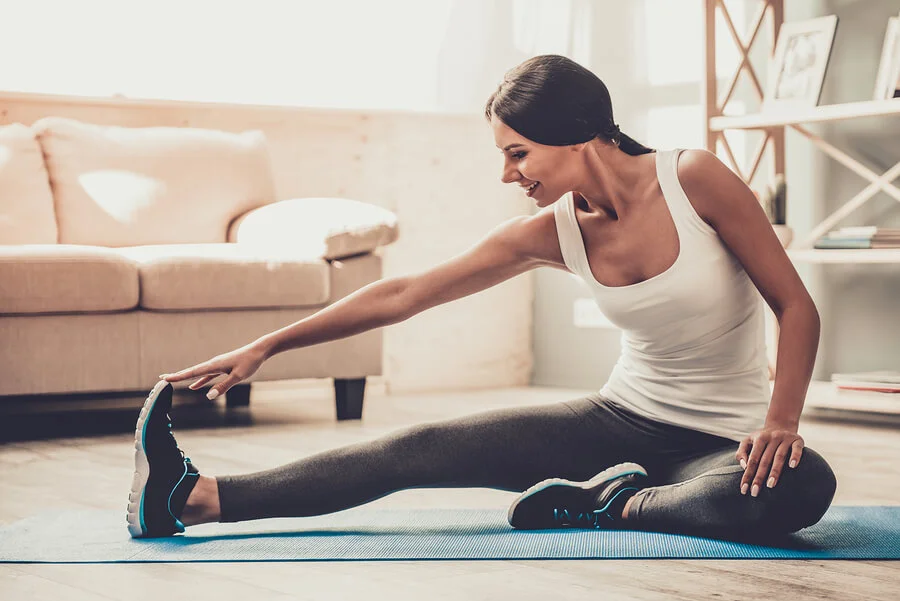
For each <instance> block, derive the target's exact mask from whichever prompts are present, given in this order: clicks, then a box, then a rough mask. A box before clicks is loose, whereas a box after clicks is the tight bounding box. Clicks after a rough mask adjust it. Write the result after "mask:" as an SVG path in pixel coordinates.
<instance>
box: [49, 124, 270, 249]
mask: <svg viewBox="0 0 900 601" xmlns="http://www.w3.org/2000/svg"><path fill="white" fill-rule="evenodd" d="M31 128H32V129H33V130H34V132H35V134H36V136H37V140H38V142H39V143H40V145H41V148H42V150H43V155H44V161H45V164H46V168H47V172H48V174H49V179H50V185H51V188H52V190H53V198H54V202H55V208H56V224H57V227H58V229H59V238H58V241H59V243H61V244H89V245H98V246H110V247H118V246H138V245H144V244H183V243H210V242H226V235H227V231H228V224H229V223H230V222H231V221H232V220H233V219H235V218H236V217H238V216H239V215H241V214H242V213H244V212H245V211H247V210H250V209H252V208H255V207H258V206H262V205H265V204H269V203H271V202H274V200H275V185H274V181H273V177H272V168H271V164H270V159H269V152H268V149H267V144H266V138H265V135H264V134H263V133H262V132H261V131H247V132H243V133H230V132H224V131H218V130H206V129H196V128H182V127H119V126H108V125H95V124H90V123H83V122H80V121H76V120H74V119H67V118H61V117H45V118H43V119H40V120H38V121H36V122H34V124H32V126H31Z"/></svg>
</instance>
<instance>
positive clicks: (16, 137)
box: [0, 123, 57, 244]
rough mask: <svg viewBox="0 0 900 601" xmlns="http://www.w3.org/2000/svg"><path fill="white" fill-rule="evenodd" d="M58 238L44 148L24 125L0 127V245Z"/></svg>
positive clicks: (44, 242) (52, 240) (39, 242)
mask: <svg viewBox="0 0 900 601" xmlns="http://www.w3.org/2000/svg"><path fill="white" fill-rule="evenodd" d="M56 239H57V231H56V216H55V215H54V212H53V193H52V192H51V191H50V181H49V180H48V178H47V169H46V168H45V167H44V157H43V155H42V154H41V146H40V144H38V142H37V139H35V136H34V132H33V131H32V130H31V128H29V127H27V126H25V125H22V124H21V123H13V124H12V125H6V126H3V127H0V244H55V243H56V241H57V240H56Z"/></svg>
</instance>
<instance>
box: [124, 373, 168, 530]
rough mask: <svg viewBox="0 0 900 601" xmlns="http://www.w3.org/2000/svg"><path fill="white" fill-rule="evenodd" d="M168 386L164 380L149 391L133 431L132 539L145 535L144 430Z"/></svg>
mask: <svg viewBox="0 0 900 601" xmlns="http://www.w3.org/2000/svg"><path fill="white" fill-rule="evenodd" d="M166 384H168V382H167V381H165V380H160V381H159V382H157V384H156V386H154V387H153V390H151V391H150V394H149V396H147V400H146V401H144V406H143V407H142V408H141V414H140V416H138V421H137V426H135V429H134V466H135V470H134V477H133V478H132V480H131V492H130V493H128V532H129V533H131V536H132V538H140V537H142V536H145V535H146V534H147V527H146V524H145V523H144V489H145V488H146V486H147V480H148V479H149V478H150V462H149V461H148V460H147V453H146V452H145V447H144V434H145V432H144V428H145V426H146V424H147V418H148V417H149V416H150V412H151V411H153V407H154V406H155V405H156V400H157V399H158V398H159V393H160V392H162V391H163V389H164V388H165V387H166Z"/></svg>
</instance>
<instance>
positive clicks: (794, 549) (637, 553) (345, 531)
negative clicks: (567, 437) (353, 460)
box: [0, 505, 900, 563]
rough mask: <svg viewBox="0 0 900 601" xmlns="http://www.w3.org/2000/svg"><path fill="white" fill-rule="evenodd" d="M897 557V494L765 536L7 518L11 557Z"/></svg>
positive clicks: (443, 517)
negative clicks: (159, 525) (163, 527)
mask: <svg viewBox="0 0 900 601" xmlns="http://www.w3.org/2000/svg"><path fill="white" fill-rule="evenodd" d="M668 558H678V559H897V558H900V506H832V507H831V508H830V509H829V510H828V512H827V513H826V514H825V516H824V517H823V518H822V519H821V520H820V521H819V522H818V523H817V524H815V525H813V526H810V527H809V528H805V529H803V530H800V531H799V532H796V533H793V534H788V535H783V536H778V537H772V538H770V539H766V540H756V541H753V542H747V541H746V540H718V539H712V538H702V537H695V536H687V535H681V534H665V533H659V532H644V531H639V530H613V531H611V530H581V529H573V528H561V529H556V530H539V531H525V530H515V529H513V528H512V527H511V526H510V525H509V523H508V522H507V521H506V510H505V509H490V508H489V509H384V508H370V507H367V506H365V505H363V506H359V507H354V508H351V509H347V510H344V511H339V512H336V513H331V514H327V515H321V516H312V517H303V518H272V519H266V520H254V521H250V522H240V523H229V524H201V525H198V526H192V527H190V528H188V529H187V531H186V532H185V533H184V534H179V535H177V536H173V537H168V538H159V539H132V538H131V537H130V536H129V534H128V530H127V527H126V523H125V514H124V511H119V512H116V511H103V510H72V509H65V508H61V509H59V510H56V511H47V512H44V513H40V514H38V515H34V516H32V517H28V518H25V519H22V520H19V521H17V522H13V523H10V524H7V525H5V526H3V527H0V562H3V563H117V562H125V563H143V562H182V561H184V562H195V561H222V562H225V561H347V560H391V559H395V560H412V559H423V560H424V559H440V560H448V559H450V560H453V559H455V560H462V559H668Z"/></svg>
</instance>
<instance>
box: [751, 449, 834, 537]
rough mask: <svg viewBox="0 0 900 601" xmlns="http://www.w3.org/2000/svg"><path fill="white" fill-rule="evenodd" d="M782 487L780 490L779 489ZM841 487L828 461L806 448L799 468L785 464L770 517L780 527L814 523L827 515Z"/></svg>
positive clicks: (792, 528)
mask: <svg viewBox="0 0 900 601" xmlns="http://www.w3.org/2000/svg"><path fill="white" fill-rule="evenodd" d="M779 489H780V490H779ZM836 490H837V478H836V477H835V475H834V471H833V470H832V469H831V466H830V465H828V462H827V461H825V459H824V458H823V457H822V456H821V455H820V454H819V453H817V452H816V451H814V450H813V449H811V448H809V447H806V448H804V449H803V455H802V457H801V458H800V463H798V464H797V467H794V468H791V467H787V466H785V468H784V470H783V471H782V473H781V477H780V479H779V482H778V483H777V484H776V486H775V488H774V489H773V490H772V492H773V493H775V494H773V495H772V496H771V498H770V506H769V507H768V511H767V512H766V513H767V514H768V516H767V517H768V518H769V519H771V520H774V521H775V523H777V524H778V525H779V530H782V531H784V532H796V531H797V530H800V529H802V528H806V527H807V526H812V525H813V524H815V523H816V522H818V521H819V520H820V519H822V516H823V515H825V512H826V511H828V508H829V507H830V506H831V501H832V500H833V499H834V494H835V491H836Z"/></svg>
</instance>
